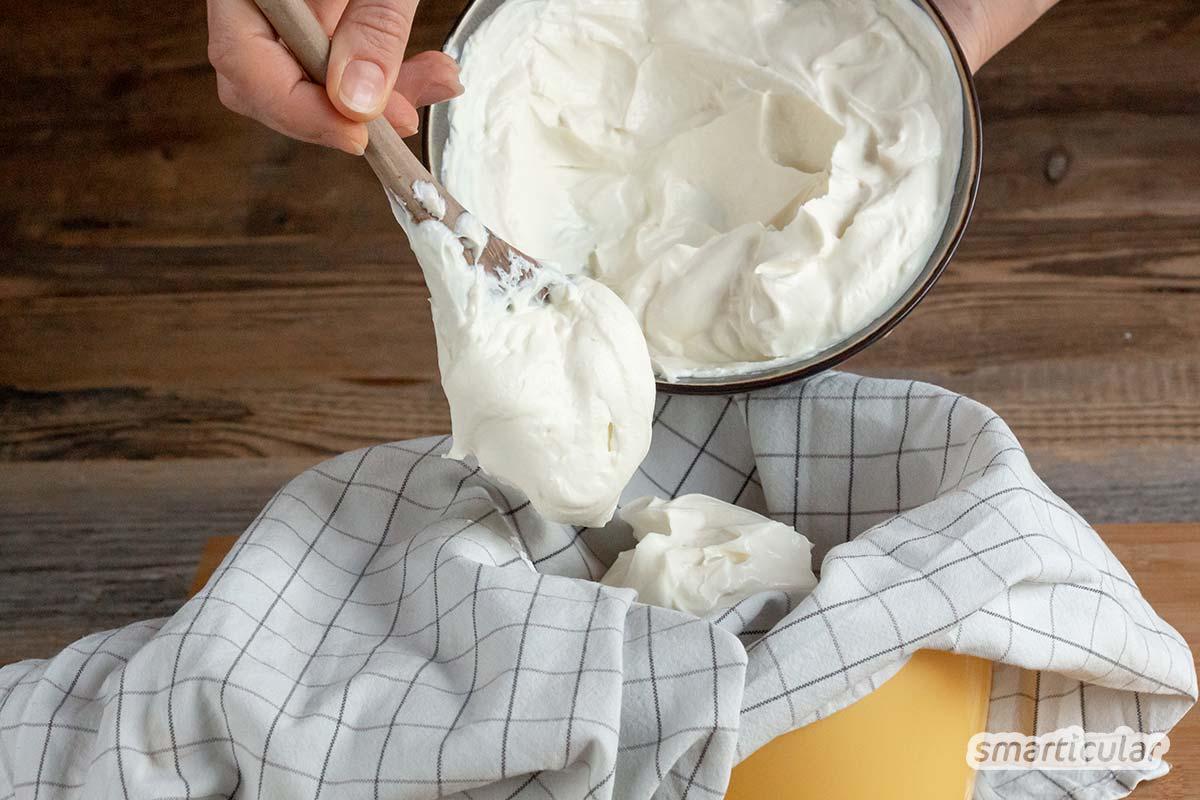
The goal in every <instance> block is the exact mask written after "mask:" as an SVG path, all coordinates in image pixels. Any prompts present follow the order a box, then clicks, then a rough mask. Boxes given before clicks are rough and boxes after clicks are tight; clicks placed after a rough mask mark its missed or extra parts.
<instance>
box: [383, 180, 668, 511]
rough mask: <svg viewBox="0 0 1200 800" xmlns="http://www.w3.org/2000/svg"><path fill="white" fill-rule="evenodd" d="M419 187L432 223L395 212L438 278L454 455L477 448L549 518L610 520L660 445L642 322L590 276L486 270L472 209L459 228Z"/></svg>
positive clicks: (431, 191) (396, 205) (486, 467)
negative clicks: (653, 431)
mask: <svg viewBox="0 0 1200 800" xmlns="http://www.w3.org/2000/svg"><path fill="white" fill-rule="evenodd" d="M414 195H415V197H416V198H417V201H418V202H419V203H421V205H422V206H424V208H425V209H426V210H427V211H428V212H429V213H430V214H433V215H434V218H433V219H425V220H423V221H421V222H419V223H418V222H416V221H415V220H414V218H413V216H412V215H411V214H409V213H408V210H407V209H405V207H404V205H403V203H402V202H401V201H400V200H399V199H398V198H396V197H392V198H391V200H392V208H393V211H394V212H395V215H396V218H397V220H399V222H400V223H401V225H403V226H404V228H405V230H406V231H407V233H408V236H409V240H410V242H411V244H412V248H413V252H414V253H415V254H416V256H417V260H418V261H419V262H420V264H421V269H422V272H423V273H424V276H425V282H426V284H427V285H428V287H429V293H430V304H431V306H432V311H433V322H434V328H435V331H436V334H437V346H438V366H439V368H440V370H441V374H442V387H443V389H444V390H445V393H446V398H447V399H448V400H449V402H450V418H451V426H452V429H453V437H454V441H453V446H452V448H451V450H450V452H449V454H448V455H449V457H451V458H458V459H466V458H468V457H473V458H474V459H475V460H476V461H477V462H478V464H479V466H480V467H481V468H482V469H483V471H484V472H486V473H487V474H488V475H490V476H492V477H493V478H496V479H498V480H500V481H502V482H503V483H505V484H507V485H509V486H513V487H516V488H517V489H519V490H521V491H522V492H524V493H525V494H526V495H527V496H528V497H529V499H530V502H531V503H532V504H533V507H534V509H535V510H537V511H538V512H539V513H540V514H541V515H542V516H543V517H545V518H546V519H548V520H551V521H553V522H563V523H569V524H576V525H589V526H598V525H603V524H605V523H606V522H608V520H609V519H611V518H612V515H613V511H614V509H615V508H616V504H617V499H618V496H619V495H620V493H621V491H622V489H624V487H625V484H626V483H628V482H629V479H630V477H632V475H633V473H634V470H636V469H637V467H638V465H639V464H640V463H641V461H642V459H643V458H644V457H645V455H646V451H647V450H648V449H649V446H650V428H651V417H652V415H653V411H654V395H655V389H654V375H653V371H652V369H651V366H650V356H649V353H648V352H647V350H646V342H645V339H644V338H643V336H642V334H641V331H640V330H639V328H638V325H637V321H636V320H635V319H634V318H633V315H632V314H631V313H630V311H629V309H628V308H627V307H626V306H625V305H624V304H623V303H622V302H621V300H620V298H618V297H617V296H616V295H615V294H613V292H612V291H611V290H609V289H608V288H606V287H605V286H603V285H601V284H599V283H597V282H596V281H594V280H591V279H589V278H586V277H584V276H582V275H566V274H563V273H561V272H559V271H558V270H557V269H555V268H553V267H551V266H547V265H543V266H541V267H539V268H537V269H536V270H533V272H532V273H530V275H531V277H529V278H527V279H520V274H521V273H522V272H523V271H524V270H526V269H527V268H528V266H529V265H528V264H527V263H513V264H511V265H510V267H511V273H510V274H508V275H504V276H500V277H497V276H496V275H493V274H490V273H488V272H486V271H485V270H484V269H483V268H482V267H481V266H479V265H478V264H477V263H476V260H477V257H478V254H480V253H482V252H483V249H484V246H485V245H486V244H487V241H488V232H487V230H486V229H485V228H484V226H483V225H481V224H479V222H478V221H477V220H476V219H475V218H474V217H472V216H471V215H470V214H463V215H462V216H460V217H459V218H458V219H457V221H456V222H455V227H454V230H451V229H450V227H448V226H447V225H446V224H445V223H444V222H443V221H442V217H443V216H444V215H445V204H444V202H443V201H442V198H441V195H440V194H439V193H438V192H437V191H436V189H435V188H434V187H433V185H432V184H428V183H425V184H422V183H420V182H418V183H417V184H414Z"/></svg>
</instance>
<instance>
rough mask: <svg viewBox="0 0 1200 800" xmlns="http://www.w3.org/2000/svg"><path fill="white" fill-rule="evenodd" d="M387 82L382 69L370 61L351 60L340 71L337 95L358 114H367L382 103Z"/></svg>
mask: <svg viewBox="0 0 1200 800" xmlns="http://www.w3.org/2000/svg"><path fill="white" fill-rule="evenodd" d="M386 82H387V78H386V76H384V74H383V70H382V69H380V68H379V65H378V64H375V63H374V62H371V61H351V62H350V63H349V64H347V65H346V69H344V70H343V71H342V82H341V83H340V84H339V85H338V97H340V98H341V99H342V102H343V103H345V104H346V108H348V109H350V110H351V111H357V112H358V113H360V114H369V113H371V112H372V111H375V110H377V109H378V108H379V107H380V106H382V105H383V99H384V93H385V92H386V91H387V88H386V86H385V84H386Z"/></svg>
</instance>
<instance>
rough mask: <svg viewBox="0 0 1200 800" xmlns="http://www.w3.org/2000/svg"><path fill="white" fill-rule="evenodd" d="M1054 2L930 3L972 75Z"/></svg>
mask: <svg viewBox="0 0 1200 800" xmlns="http://www.w3.org/2000/svg"><path fill="white" fill-rule="evenodd" d="M1056 2H1058V0H934V5H936V6H937V7H938V9H939V10H940V11H941V12H942V14H943V15H944V16H945V17H946V23H947V24H948V25H949V26H950V30H952V31H954V35H955V37H956V38H957V39H958V43H959V45H960V46H961V47H962V49H963V53H964V54H965V55H966V57H967V64H968V65H969V66H970V67H971V71H972V72H975V71H977V70H978V69H979V68H980V67H982V66H983V65H984V63H985V62H986V61H987V60H988V59H989V58H991V57H992V56H994V55H996V53H997V52H999V51H1000V50H1001V49H1002V48H1003V47H1004V46H1005V45H1007V44H1008V43H1009V42H1011V41H1012V40H1013V39H1016V38H1017V37H1018V36H1020V35H1021V34H1022V33H1023V32H1024V31H1025V29H1026V28H1028V27H1029V26H1030V25H1032V24H1033V23H1034V22H1036V21H1037V19H1038V17H1040V16H1042V14H1045V13H1046V12H1047V11H1049V10H1050V7H1051V6H1053V5H1054V4H1055V3H1056Z"/></svg>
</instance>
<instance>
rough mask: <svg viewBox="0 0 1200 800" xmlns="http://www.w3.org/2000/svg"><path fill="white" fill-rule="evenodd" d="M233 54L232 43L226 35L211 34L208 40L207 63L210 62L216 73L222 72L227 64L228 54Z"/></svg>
mask: <svg viewBox="0 0 1200 800" xmlns="http://www.w3.org/2000/svg"><path fill="white" fill-rule="evenodd" d="M232 55H233V43H232V42H230V40H229V38H228V37H225V36H217V35H213V36H210V37H209V40H208V63H209V64H212V67H213V69H215V70H216V71H217V72H218V73H220V72H222V71H223V70H224V69H225V67H227V66H228V64H229V59H230V56H232Z"/></svg>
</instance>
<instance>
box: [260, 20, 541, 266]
mask: <svg viewBox="0 0 1200 800" xmlns="http://www.w3.org/2000/svg"><path fill="white" fill-rule="evenodd" d="M255 2H256V3H257V5H258V8H259V10H261V11H262V13H263V16H265V17H266V18H267V20H268V21H269V22H270V23H271V26H272V27H273V28H274V29H275V32H276V33H277V34H279V38H280V39H281V40H282V41H283V43H284V44H286V45H287V46H288V49H289V50H291V51H292V54H293V55H294V56H295V57H296V60H297V61H299V62H300V65H301V66H302V67H304V71H305V72H307V73H308V76H309V78H311V79H312V80H313V81H314V82H316V83H320V84H324V83H325V73H326V70H327V69H328V67H329V36H327V35H326V33H325V30H324V29H323V28H322V27H321V23H320V22H318V21H317V18H316V16H315V15H314V14H313V12H312V9H311V8H309V7H308V3H307V2H306V1H305V0H255ZM367 133H368V136H369V140H368V143H367V151H366V153H365V155H366V158H367V163H369V164H370V165H371V169H373V170H375V174H376V175H377V176H378V177H379V181H380V183H382V184H383V186H384V188H385V189H387V190H388V191H389V192H390V193H391V194H392V195H393V197H394V198H395V199H396V200H398V201H399V202H400V203H401V204H402V205H403V206H404V208H405V209H406V210H407V211H408V213H409V215H410V216H411V217H412V218H413V220H414V221H415V222H418V223H419V222H423V221H425V220H429V219H440V221H441V222H442V223H444V224H445V225H446V226H447V227H448V228H450V230H455V223H456V222H458V218H459V217H461V216H462V215H463V214H465V213H466V209H464V208H463V207H462V205H461V204H460V203H459V202H458V201H457V200H455V199H454V198H453V197H452V196H451V195H450V193H449V192H447V191H446V187H444V186H442V183H441V181H439V180H438V179H437V178H435V177H433V175H431V174H430V173H429V170H427V169H425V166H424V165H423V164H422V163H421V162H420V160H418V159H417V157H416V156H415V155H413V153H412V151H411V150H409V149H408V146H407V145H405V144H404V140H403V139H401V138H400V134H398V133H396V129H395V128H393V127H392V126H391V123H389V122H388V121H387V120H386V119H384V118H383V117H379V118H378V119H375V120H372V121H371V122H369V123H367ZM419 182H425V183H428V184H430V185H431V186H433V188H434V189H435V190H436V191H437V193H438V194H440V195H441V196H442V200H443V201H444V202H445V204H446V213H445V214H444V215H443V216H441V217H435V216H434V215H433V213H431V212H430V210H429V209H428V208H426V205H425V203H422V202H421V201H420V200H419V199H418V198H417V197H416V195H415V189H414V186H415V184H417V183H419ZM476 264H478V265H479V266H481V267H483V268H484V269H485V270H487V271H488V272H490V273H492V274H493V275H496V276H497V277H503V278H506V279H507V280H512V278H513V275H514V272H515V273H516V277H517V280H518V281H521V280H524V279H526V278H528V277H530V276H531V274H532V271H533V270H534V269H536V268H537V267H538V262H537V261H536V260H535V259H533V258H530V257H529V256H527V255H525V254H524V253H522V252H521V251H520V250H518V249H517V248H515V247H513V246H512V245H510V244H509V243H508V242H506V241H504V240H503V239H501V238H500V237H498V236H496V235H495V234H494V233H492V232H491V231H490V230H489V231H488V241H487V246H486V247H485V248H484V250H483V252H482V253H477V254H476Z"/></svg>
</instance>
